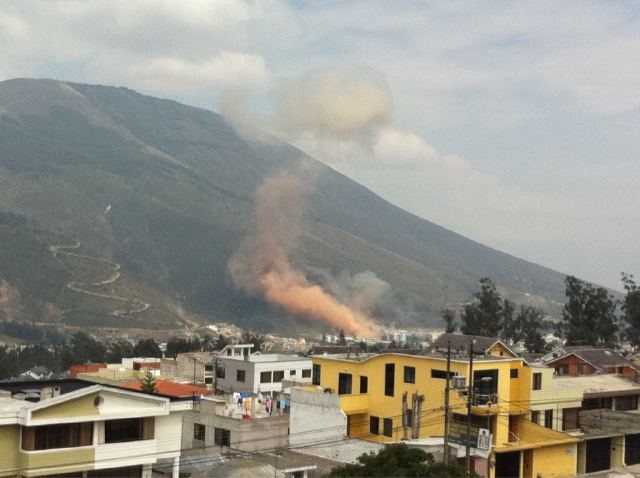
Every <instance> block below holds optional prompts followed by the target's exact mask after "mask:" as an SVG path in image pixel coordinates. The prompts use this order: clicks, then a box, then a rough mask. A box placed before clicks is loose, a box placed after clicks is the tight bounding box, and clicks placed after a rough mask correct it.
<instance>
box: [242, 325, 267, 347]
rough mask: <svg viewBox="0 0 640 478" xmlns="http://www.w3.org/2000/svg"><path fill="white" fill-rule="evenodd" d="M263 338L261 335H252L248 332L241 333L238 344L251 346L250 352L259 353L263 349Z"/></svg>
mask: <svg viewBox="0 0 640 478" xmlns="http://www.w3.org/2000/svg"><path fill="white" fill-rule="evenodd" d="M264 341H265V338H264V336H262V335H253V334H252V333H250V332H248V331H246V330H245V331H244V332H242V335H241V337H240V342H242V343H243V344H253V350H252V352H260V351H261V350H262V348H263V347H264Z"/></svg>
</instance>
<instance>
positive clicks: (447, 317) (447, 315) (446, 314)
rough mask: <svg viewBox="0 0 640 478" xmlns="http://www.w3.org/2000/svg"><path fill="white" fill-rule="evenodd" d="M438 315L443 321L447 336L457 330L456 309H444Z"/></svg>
mask: <svg viewBox="0 0 640 478" xmlns="http://www.w3.org/2000/svg"><path fill="white" fill-rule="evenodd" d="M440 315H441V316H442V318H443V319H444V324H445V329H444V331H445V332H446V333H447V334H452V333H454V332H455V331H456V329H457V328H458V324H457V323H456V309H452V308H449V309H444V310H443V311H442V312H440Z"/></svg>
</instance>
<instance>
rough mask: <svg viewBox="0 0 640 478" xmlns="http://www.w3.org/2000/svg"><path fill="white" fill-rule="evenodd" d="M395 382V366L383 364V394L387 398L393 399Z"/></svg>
mask: <svg viewBox="0 0 640 478" xmlns="http://www.w3.org/2000/svg"><path fill="white" fill-rule="evenodd" d="M395 381H396V365H395V364H393V363H387V364H385V365H384V394H385V395H386V396H387V397H393V393H394V386H395ZM385 420H386V418H385Z"/></svg>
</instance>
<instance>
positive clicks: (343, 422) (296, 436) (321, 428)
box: [289, 388, 347, 446]
mask: <svg viewBox="0 0 640 478" xmlns="http://www.w3.org/2000/svg"><path fill="white" fill-rule="evenodd" d="M289 419H290V424H289V429H290V433H291V434H290V436H289V443H290V444H291V446H297V445H307V444H313V443H316V444H318V443H322V442H326V441H333V440H336V441H337V440H340V439H341V438H344V437H345V436H346V435H347V416H346V415H345V413H344V412H343V411H342V410H341V408H340V396H338V395H332V394H328V393H317V392H308V391H304V390H300V389H296V388H294V389H292V390H291V413H290V415H289Z"/></svg>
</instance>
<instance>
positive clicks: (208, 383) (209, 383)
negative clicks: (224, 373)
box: [204, 377, 213, 385]
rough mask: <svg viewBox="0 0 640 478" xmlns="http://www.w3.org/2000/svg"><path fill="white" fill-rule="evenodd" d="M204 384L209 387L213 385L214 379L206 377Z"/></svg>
mask: <svg viewBox="0 0 640 478" xmlns="http://www.w3.org/2000/svg"><path fill="white" fill-rule="evenodd" d="M204 383H205V384H207V385H211V384H212V383H213V377H205V378H204Z"/></svg>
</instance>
